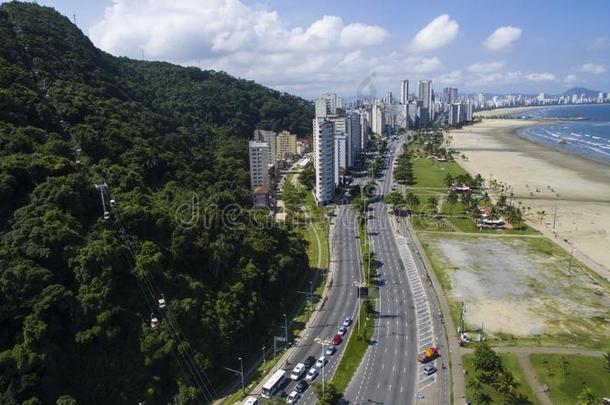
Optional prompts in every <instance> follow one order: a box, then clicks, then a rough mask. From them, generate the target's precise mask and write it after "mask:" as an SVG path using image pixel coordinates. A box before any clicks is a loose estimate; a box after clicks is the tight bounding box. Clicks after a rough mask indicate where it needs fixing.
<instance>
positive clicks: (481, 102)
mask: <svg viewBox="0 0 610 405" xmlns="http://www.w3.org/2000/svg"><path fill="white" fill-rule="evenodd" d="M477 101H478V102H479V108H485V94H483V93H479V96H478V97H477Z"/></svg>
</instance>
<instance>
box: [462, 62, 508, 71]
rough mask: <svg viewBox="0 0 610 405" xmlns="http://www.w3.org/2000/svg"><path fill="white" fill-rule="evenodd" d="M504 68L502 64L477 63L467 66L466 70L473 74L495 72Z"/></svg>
mask: <svg viewBox="0 0 610 405" xmlns="http://www.w3.org/2000/svg"><path fill="white" fill-rule="evenodd" d="M503 67H504V62H477V63H473V64H472V65H470V66H468V70H469V71H470V72H473V73H491V72H497V71H498V70H500V69H502V68H503Z"/></svg>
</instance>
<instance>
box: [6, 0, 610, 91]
mask: <svg viewBox="0 0 610 405" xmlns="http://www.w3.org/2000/svg"><path fill="white" fill-rule="evenodd" d="M0 1H3V0H0ZM38 3H39V4H43V5H47V6H51V7H54V8H55V9H56V10H58V11H59V12H61V13H62V14H64V15H66V16H68V17H70V19H72V18H73V16H75V17H76V24H77V25H78V26H79V28H80V29H81V30H82V31H83V32H84V33H85V34H86V35H88V36H89V37H90V38H91V40H92V41H93V43H94V44H95V45H96V46H98V47H99V48H101V49H103V50H105V51H107V52H109V53H111V54H113V55H117V56H128V57H132V58H135V59H142V58H144V59H146V60H163V61H168V62H173V63H177V64H181V65H185V66H199V67H201V68H202V69H215V70H223V71H226V72H227V73H229V74H232V75H234V76H237V77H241V78H245V79H250V80H255V81H257V82H259V83H262V84H264V85H267V86H269V87H272V88H275V89H278V90H282V91H287V92H289V93H293V94H297V95H300V96H304V97H307V98H314V97H315V96H316V95H318V94H319V93H321V92H335V93H338V94H340V95H341V96H343V97H345V98H351V97H354V96H356V95H359V94H376V95H377V96H378V97H381V96H382V95H383V94H385V93H386V92H387V91H392V92H393V93H394V94H395V95H397V94H398V93H399V84H400V81H401V80H403V79H407V80H409V81H410V88H411V89H410V91H411V92H414V90H415V87H416V83H417V81H418V80H423V79H430V80H432V81H433V86H434V88H435V89H436V90H437V91H438V90H440V89H442V88H443V87H457V88H458V89H459V91H460V93H478V92H485V93H529V94H533V93H538V92H546V93H551V94H557V93H561V92H563V91H565V90H567V89H568V88H571V87H576V86H577V87H581V86H582V87H587V88H590V89H592V90H599V91H610V74H609V69H610V6H609V4H608V2H607V1H606V0H587V1H581V2H575V1H572V0H534V1H532V0H528V1H521V0H511V1H489V0H488V1H482V0H462V1H429V0H426V1H424V0H419V1H412V0H383V1H371V0H366V1H364V0H349V1H347V0H340V1H331V0H308V1H302V0H258V1H257V0H179V1H178V0H97V1H93V0H80V1H78V0H56V1H52V0H42V1H38ZM363 89H366V90H363Z"/></svg>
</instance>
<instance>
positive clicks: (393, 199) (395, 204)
mask: <svg viewBox="0 0 610 405" xmlns="http://www.w3.org/2000/svg"><path fill="white" fill-rule="evenodd" d="M383 202H385V203H386V204H388V205H391V206H392V211H394V213H396V212H398V211H399V210H400V208H401V207H403V206H404V205H405V198H404V197H403V196H402V194H401V193H399V192H397V191H392V192H391V193H389V194H387V195H386V196H385V197H384V198H383Z"/></svg>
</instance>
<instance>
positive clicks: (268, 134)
mask: <svg viewBox="0 0 610 405" xmlns="http://www.w3.org/2000/svg"><path fill="white" fill-rule="evenodd" d="M252 138H253V139H254V140H255V141H259V142H265V143H267V144H268V145H269V156H268V158H269V165H270V166H273V165H275V156H276V153H277V152H276V145H277V143H276V142H277V140H276V139H277V134H276V133H275V132H273V131H266V130H264V129H255V130H254V136H253V137H252Z"/></svg>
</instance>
